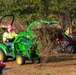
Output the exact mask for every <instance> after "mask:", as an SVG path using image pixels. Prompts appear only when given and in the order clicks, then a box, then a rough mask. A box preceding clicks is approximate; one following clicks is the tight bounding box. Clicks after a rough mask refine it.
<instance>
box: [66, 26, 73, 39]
mask: <svg viewBox="0 0 76 75" xmlns="http://www.w3.org/2000/svg"><path fill="white" fill-rule="evenodd" d="M71 33H72V27H71V26H70V27H68V28H67V30H66V31H65V34H66V35H67V36H68V37H71V38H72V34H71Z"/></svg>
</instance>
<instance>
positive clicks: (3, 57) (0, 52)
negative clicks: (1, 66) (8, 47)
mask: <svg viewBox="0 0 76 75" xmlns="http://www.w3.org/2000/svg"><path fill="white" fill-rule="evenodd" d="M0 60H2V61H3V62H6V61H7V56H6V54H5V53H4V51H3V50H2V49H0Z"/></svg>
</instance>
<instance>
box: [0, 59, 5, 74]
mask: <svg viewBox="0 0 76 75" xmlns="http://www.w3.org/2000/svg"><path fill="white" fill-rule="evenodd" d="M5 67H6V65H5V64H4V63H3V62H2V61H1V60H0V75H2V73H3V72H4V71H5Z"/></svg>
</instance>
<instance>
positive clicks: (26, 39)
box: [0, 15, 40, 65]
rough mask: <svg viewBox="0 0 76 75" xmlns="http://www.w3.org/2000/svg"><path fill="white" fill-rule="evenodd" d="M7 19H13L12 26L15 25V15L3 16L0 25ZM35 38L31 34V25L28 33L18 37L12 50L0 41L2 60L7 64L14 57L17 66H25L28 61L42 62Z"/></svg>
mask: <svg viewBox="0 0 76 75" xmlns="http://www.w3.org/2000/svg"><path fill="white" fill-rule="evenodd" d="M5 17H12V22H11V25H13V22H14V16H13V15H5V16H3V17H2V18H1V19H0V23H1V22H2V20H3V18H5ZM3 27H5V26H3ZM35 37H36V36H35V35H34V34H33V33H32V32H31V25H30V26H29V27H28V31H27V32H20V33H19V34H18V36H17V37H16V38H15V40H14V41H13V42H12V49H10V48H9V46H8V45H7V44H5V43H3V41H2V40H0V60H2V61H3V62H6V61H7V59H8V58H10V57H12V58H13V59H16V61H17V64H19V65H23V64H24V63H25V61H26V60H27V59H29V60H31V61H36V60H38V62H40V54H39V50H38V44H37V43H36V42H34V41H33V39H34V38H35Z"/></svg>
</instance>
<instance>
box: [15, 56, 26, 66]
mask: <svg viewBox="0 0 76 75" xmlns="http://www.w3.org/2000/svg"><path fill="white" fill-rule="evenodd" d="M16 62H17V64H19V65H23V64H24V63H25V59H24V57H23V56H21V55H18V56H17V58H16Z"/></svg>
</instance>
